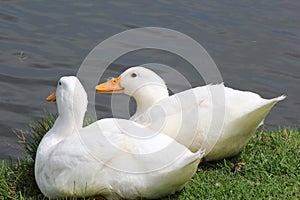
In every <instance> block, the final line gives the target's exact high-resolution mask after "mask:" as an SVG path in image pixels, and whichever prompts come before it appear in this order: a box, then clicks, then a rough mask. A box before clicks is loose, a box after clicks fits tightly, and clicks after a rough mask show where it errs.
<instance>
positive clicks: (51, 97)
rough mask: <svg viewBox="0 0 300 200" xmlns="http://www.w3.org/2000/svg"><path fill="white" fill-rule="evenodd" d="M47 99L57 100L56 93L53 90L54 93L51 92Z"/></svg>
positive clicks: (49, 100) (50, 100)
mask: <svg viewBox="0 0 300 200" xmlns="http://www.w3.org/2000/svg"><path fill="white" fill-rule="evenodd" d="M46 100H47V101H48V102H56V94H55V92H53V93H52V94H50V95H49V96H48V97H47V98H46Z"/></svg>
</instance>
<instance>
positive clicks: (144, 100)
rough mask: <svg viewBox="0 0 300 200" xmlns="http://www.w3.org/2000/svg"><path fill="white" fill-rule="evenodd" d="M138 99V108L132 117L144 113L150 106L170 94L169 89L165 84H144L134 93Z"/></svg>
mask: <svg viewBox="0 0 300 200" xmlns="http://www.w3.org/2000/svg"><path fill="white" fill-rule="evenodd" d="M132 96H133V98H134V99H135V101H136V105H137V109H136V112H135V114H134V115H133V116H132V118H135V117H137V116H139V115H140V114H142V113H144V112H145V111H146V110H147V109H148V108H149V107H151V106H152V105H153V104H155V103H157V102H158V101H160V100H162V99H164V98H166V97H168V96H169V92H168V89H167V88H166V86H163V85H155V86H153V85H151V87H149V86H144V87H141V88H140V89H138V90H137V91H135V93H134V94H133V95H132Z"/></svg>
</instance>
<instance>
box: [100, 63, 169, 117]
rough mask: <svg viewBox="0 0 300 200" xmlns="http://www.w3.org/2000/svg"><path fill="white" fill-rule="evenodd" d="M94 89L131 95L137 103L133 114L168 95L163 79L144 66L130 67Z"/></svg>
mask: <svg viewBox="0 0 300 200" xmlns="http://www.w3.org/2000/svg"><path fill="white" fill-rule="evenodd" d="M96 90H97V91H98V92H99V93H106V94H107V93H108V94H112V93H124V94H127V95H129V96H132V97H133V98H134V99H135V101H136V103H137V111H136V113H135V115H139V114H141V113H143V112H144V111H146V110H147V109H148V108H149V107H150V106H152V105H153V104H154V103H156V102H158V101H160V100H161V99H163V98H166V97H168V96H169V93H168V89H167V86H166V84H165V82H164V80H163V79H162V78H160V77H159V76H158V75H157V74H156V73H154V72H153V71H151V70H149V69H147V68H144V67H131V68H129V69H127V70H126V71H124V72H123V73H122V74H121V75H120V76H119V77H117V78H114V79H112V80H109V81H107V82H105V83H102V84H100V85H98V86H96Z"/></svg>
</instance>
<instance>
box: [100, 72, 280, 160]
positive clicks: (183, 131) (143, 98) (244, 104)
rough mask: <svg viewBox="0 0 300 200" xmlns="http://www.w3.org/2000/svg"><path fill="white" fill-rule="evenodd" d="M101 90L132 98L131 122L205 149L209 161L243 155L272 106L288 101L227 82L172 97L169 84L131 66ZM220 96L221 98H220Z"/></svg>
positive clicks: (193, 146) (195, 149)
mask: <svg viewBox="0 0 300 200" xmlns="http://www.w3.org/2000/svg"><path fill="white" fill-rule="evenodd" d="M96 90H97V91H99V92H100V93H125V94H127V95H130V96H132V97H133V98H134V99H135V100H136V103H137V111H136V113H135V114H134V115H133V117H132V118H131V120H133V121H136V122H138V123H141V124H143V125H147V126H148V127H149V128H151V129H156V130H159V132H162V133H165V134H166V135H169V136H170V137H173V138H175V139H176V140H177V141H178V142H179V143H181V144H183V145H185V146H186V147H188V148H189V149H190V150H191V151H192V152H195V151H197V150H198V149H199V148H204V149H206V155H205V160H207V161H210V160H219V159H222V158H225V157H231V156H234V155H236V154H238V153H239V152H240V150H241V148H242V147H243V146H244V145H245V144H246V143H247V142H248V141H249V139H250V137H251V136H252V134H253V133H254V131H255V130H256V128H257V127H258V126H259V125H261V124H262V123H263V120H264V118H265V117H266V115H267V114H268V113H269V111H270V110H271V108H272V107H273V106H274V105H275V104H276V103H277V102H278V101H281V100H283V99H284V98H285V96H280V97H277V98H274V99H269V100H268V99H263V98H261V97H260V96H259V95H258V94H255V93H252V92H247V91H239V90H234V89H231V88H228V87H224V85H223V84H218V85H207V86H202V87H197V88H193V89H190V90H186V91H184V92H180V93H178V94H175V95H172V96H169V95H168V90H167V86H166V84H165V82H164V81H163V80H162V79H161V78H160V77H159V76H158V75H157V74H155V73H154V72H153V71H151V70H149V69H146V68H143V67H132V68H129V69H128V70H126V71H125V72H123V73H122V74H121V75H120V76H119V77H118V78H115V79H112V80H110V81H108V82H106V83H102V84H100V85H98V86H97V87H96ZM212 91H213V92H214V94H215V96H214V99H212ZM219 94H223V95H219ZM218 96H220V99H216V98H218ZM222 97H223V99H222ZM213 102H214V103H213Z"/></svg>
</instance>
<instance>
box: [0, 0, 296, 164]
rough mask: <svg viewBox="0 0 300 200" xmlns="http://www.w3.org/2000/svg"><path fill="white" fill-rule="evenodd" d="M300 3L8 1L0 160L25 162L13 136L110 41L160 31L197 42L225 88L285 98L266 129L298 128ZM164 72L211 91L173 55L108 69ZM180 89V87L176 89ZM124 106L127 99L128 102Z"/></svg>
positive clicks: (143, 56) (105, 99)
mask: <svg viewBox="0 0 300 200" xmlns="http://www.w3.org/2000/svg"><path fill="white" fill-rule="evenodd" d="M299 8H300V2H299V1H297V0H290V1H268V0H266V1H250V0H249V1H242V2H240V1H189V2H188V3H184V2H182V1H144V2H141V1H130V2H125V1H119V2H118V1H114V2H110V1H107V2H100V1H99V2H98V1H82V2H71V1H31V0H29V1H15V0H12V1H1V3H0V30H1V31H0V44H1V45H0V48H1V52H0V96H1V98H0V105H1V109H0V115H1V118H0V160H1V159H8V158H9V157H11V158H12V159H13V160H16V158H17V157H20V155H21V152H22V151H21V149H20V147H19V146H18V145H17V142H16V141H17V138H16V136H15V135H14V133H13V131H12V130H13V129H15V128H21V129H25V128H26V125H27V124H28V123H30V122H32V121H33V120H34V119H40V118H41V117H42V116H43V110H44V109H46V110H49V111H51V112H56V105H55V104H50V103H47V102H45V100H44V99H45V97H46V96H47V95H49V94H50V93H51V91H53V90H54V89H55V85H56V81H57V80H58V78H59V77H60V76H63V75H75V74H76V73H77V70H78V68H79V66H80V64H81V62H82V61H83V59H84V58H85V57H86V55H87V54H88V53H89V52H90V51H91V50H92V49H93V48H94V47H95V46H96V45H97V44H98V43H100V42H101V41H103V40H105V39H106V38H108V37H110V36H112V35H114V34H117V33H119V32H121V31H125V30H128V29H131V28H137V27H145V26H156V27H164V28H170V29H174V30H177V31H180V32H182V33H185V34H187V35H189V36H190V37H192V38H194V39H195V40H197V41H198V42H199V43H200V44H202V45H203V46H204V47H205V49H206V50H207V51H208V52H209V53H210V55H211V56H212V58H213V59H214V61H215V62H216V64H217V65H218V68H219V70H220V72H221V74H222V76H223V80H224V82H225V84H227V85H228V86H230V87H234V88H237V89H241V90H251V91H254V92H257V93H259V94H261V95H262V96H263V97H266V98H271V97H275V96H278V95H281V94H283V93H284V94H286V95H287V96H288V98H287V99H286V100H285V101H283V102H281V103H279V104H278V105H276V107H275V108H274V109H273V110H272V112H271V113H270V115H269V116H268V117H267V119H266V121H265V123H266V127H267V128H274V127H277V126H298V125H299V121H300V120H299V119H300V118H299V111H300V90H299V89H300V86H299V85H300V23H299V22H300V12H299ZM149 62H156V63H164V64H167V65H168V66H171V67H173V68H174V69H176V70H178V71H180V73H182V74H184V75H185V76H186V77H188V79H189V81H190V82H191V83H192V85H193V86H197V85H201V84H203V81H202V80H199V78H198V77H197V76H195V75H194V73H193V71H192V70H191V67H190V66H189V65H188V64H187V63H186V62H185V61H184V60H181V59H178V58H176V56H174V55H172V54H169V53H166V52H164V53H162V52H157V51H155V50H141V51H138V52H133V53H130V54H127V55H125V56H122V57H121V58H119V59H118V60H116V61H115V63H114V64H113V65H112V66H111V67H110V68H109V70H108V71H107V73H106V75H105V76H106V77H103V78H104V79H103V80H105V78H107V77H109V76H115V75H117V74H119V73H120V72H121V71H123V70H124V69H125V67H126V66H132V65H137V64H143V63H149ZM171 84H174V85H175V86H176V85H178V87H179V86H180V83H176V82H175V83H171ZM109 98H110V96H109V95H97V96H96V108H97V115H98V117H108V116H111V112H110V108H109V102H110V101H109ZM120 98H125V97H120Z"/></svg>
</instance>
